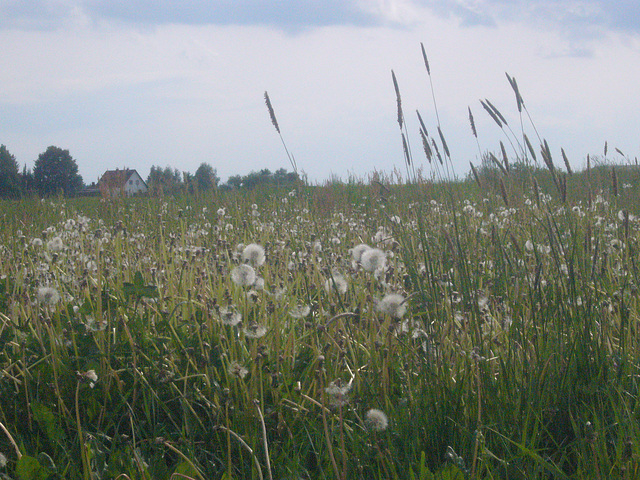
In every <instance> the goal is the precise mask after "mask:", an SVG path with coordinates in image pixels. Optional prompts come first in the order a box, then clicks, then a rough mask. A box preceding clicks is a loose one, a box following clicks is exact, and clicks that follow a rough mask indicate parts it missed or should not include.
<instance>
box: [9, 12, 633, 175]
mask: <svg viewBox="0 0 640 480" xmlns="http://www.w3.org/2000/svg"><path fill="white" fill-rule="evenodd" d="M421 42H422V43H424V46H425V49H426V53H427V56H428V60H429V64H430V69H431V80H432V82H433V88H434V92H435V99H436V103H437V108H438V113H439V119H440V123H441V127H442V131H443V133H444V135H445V137H446V139H447V142H448V145H449V149H450V151H451V157H452V161H453V164H454V166H455V168H456V170H457V172H458V173H459V174H460V175H464V174H465V173H466V172H467V171H468V168H469V161H473V162H474V163H475V164H478V163H479V157H480V153H479V151H483V152H484V151H493V152H499V149H500V147H499V142H500V140H503V142H504V143H505V145H507V147H508V149H509V152H510V153H512V154H514V150H513V149H511V147H510V145H509V141H508V139H507V137H506V136H505V135H504V134H503V133H502V131H501V130H500V129H499V128H498V126H497V125H496V124H495V123H494V122H493V120H491V118H490V117H489V115H488V114H487V113H486V112H485V111H484V109H483V108H482V106H481V104H480V99H485V98H487V99H489V100H490V101H491V102H492V103H493V104H494V105H495V106H496V107H497V108H498V109H499V110H500V111H501V113H502V114H503V115H504V116H505V117H506V119H507V121H508V122H509V126H510V127H511V128H512V129H513V131H514V132H515V134H516V135H518V136H520V135H521V132H522V128H524V131H525V133H527V135H528V137H529V138H530V139H531V140H532V143H534V145H535V146H537V144H538V140H537V137H536V135H535V132H534V130H533V128H532V126H531V123H529V120H528V119H527V118H526V116H525V117H524V118H525V121H524V123H523V127H521V124H520V119H519V116H518V110H517V107H516V102H515V96H514V94H513V90H512V89H511V87H510V85H509V82H508V81H507V78H506V76H505V72H508V73H509V75H511V76H513V77H515V78H516V80H517V82H518V86H519V88H520V92H521V94H522V97H523V99H524V102H525V105H526V106H527V108H528V112H529V113H530V115H531V118H532V119H533V123H534V124H535V127H536V128H537V131H538V132H539V134H540V136H541V137H542V138H545V139H547V140H548V142H549V146H550V148H551V152H552V154H553V157H554V159H555V161H556V163H558V164H561V163H562V160H561V158H562V157H561V155H560V148H561V147H564V149H565V151H566V153H567V155H568V157H569V159H570V162H571V163H572V165H573V167H574V168H576V169H578V168H582V166H583V165H584V163H585V158H586V155H587V154H592V155H593V154H602V151H603V145H604V142H605V141H608V143H609V151H610V152H611V151H613V148H614V147H617V148H619V149H620V150H621V151H623V152H624V153H625V154H626V155H628V156H629V158H630V159H632V160H633V159H634V158H635V157H636V156H638V155H639V150H640V129H639V128H638V127H639V126H640V2H638V1H637V0H618V1H616V0H612V1H608V0H324V1H323V0H248V1H242V0H182V1H177V0H176V1H172V0H29V1H25V0H0V45H2V48H1V49H0V65H1V66H2V68H0V111H1V112H2V114H1V115H0V144H4V145H6V146H7V148H8V149H9V151H10V152H11V153H13V154H14V155H15V156H16V159H17V160H18V162H19V163H20V164H21V165H24V164H26V165H27V166H28V167H29V168H31V167H32V166H33V163H34V161H35V159H36V158H37V157H38V155H39V154H40V153H42V152H44V151H45V150H46V148H47V147H48V146H49V145H55V146H58V147H61V148H64V149H68V150H69V151H70V153H71V155H72V156H73V157H74V158H75V159H76V161H77V162H78V165H79V169H80V173H81V174H82V176H83V178H84V180H85V182H87V183H90V182H92V181H97V180H98V178H99V177H100V175H101V174H102V173H103V172H104V171H105V170H107V169H113V168H116V167H119V168H124V167H129V168H135V169H137V170H138V171H139V173H140V174H141V175H142V176H143V178H146V176H147V175H148V173H149V169H150V167H151V166H152V165H158V166H162V167H165V166H171V167H174V168H178V169H180V170H182V171H189V172H192V173H193V172H195V170H196V169H197V168H198V166H199V165H200V164H201V163H202V162H208V163H210V164H211V165H213V166H214V167H215V168H216V169H217V170H218V173H219V175H220V176H221V177H222V179H223V181H224V180H226V179H227V178H228V177H229V176H230V175H235V174H241V175H245V174H247V173H249V172H251V171H253V170H260V169H262V168H269V169H270V170H272V171H274V170H277V169H278V168H287V169H289V170H290V169H291V167H290V165H289V162H288V160H287V157H286V154H285V151H284V149H283V146H282V144H281V142H280V139H279V138H278V135H277V133H276V131H275V129H274V128H273V126H272V124H271V121H270V119H269V114H268V111H267V109H266V107H265V104H264V97H263V96H264V92H265V91H268V92H269V96H270V98H271V102H272V104H273V106H274V109H275V113H276V116H277V119H278V122H279V125H280V129H281V132H282V135H283V137H284V140H285V142H286V144H287V147H288V148H289V150H290V151H291V152H292V153H293V154H294V155H295V158H296V160H297V163H298V167H299V168H300V169H301V170H302V171H304V172H305V173H306V174H307V175H308V177H309V179H310V180H311V181H312V182H319V183H320V182H322V181H323V180H326V179H328V178H329V177H330V176H331V175H336V176H339V177H341V178H343V179H346V178H347V176H348V175H355V176H357V177H364V176H366V175H367V174H368V173H369V172H372V171H374V170H379V171H385V172H389V171H392V170H393V169H394V168H397V169H398V170H400V171H404V161H403V154H402V141H401V137H400V132H399V128H398V123H397V120H396V119H397V113H396V97H395V92H394V88H393V83H392V78H391V70H392V69H393V70H394V72H395V74H396V77H397V80H398V84H399V88H400V92H401V95H402V105H403V108H404V110H405V116H406V121H407V127H408V130H409V134H410V137H409V140H410V144H411V147H412V150H413V156H414V162H415V163H416V165H423V166H424V167H425V170H426V171H427V172H429V171H430V170H429V168H430V167H429V164H428V162H427V161H426V159H425V157H424V155H423V154H421V151H420V148H419V147H420V138H419V136H418V121H417V118H416V115H415V111H416V109H417V110H419V111H420V113H421V115H422V117H423V119H424V121H425V123H426V126H427V130H428V131H429V133H430V134H431V135H433V136H435V137H437V130H436V125H437V120H436V111H435V109H434V102H433V99H432V95H431V90H430V86H429V85H430V84H429V77H428V75H427V71H426V69H425V65H424V62H423V59H422V53H421V50H420V43H421ZM469 107H470V108H471V110H472V112H473V115H474V117H475V121H476V125H477V130H478V137H479V147H478V144H477V143H476V140H475V138H474V137H473V135H472V134H471V129H470V126H469V120H468V108H469ZM516 149H517V145H516ZM612 158H615V157H612ZM619 160H622V159H619Z"/></svg>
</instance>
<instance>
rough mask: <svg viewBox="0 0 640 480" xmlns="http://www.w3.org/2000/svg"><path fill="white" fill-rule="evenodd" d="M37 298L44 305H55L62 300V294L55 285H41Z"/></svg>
mask: <svg viewBox="0 0 640 480" xmlns="http://www.w3.org/2000/svg"><path fill="white" fill-rule="evenodd" d="M36 298H37V299H38V303H40V304H42V305H55V304H56V303H58V302H59V301H60V294H59V293H58V290H56V289H55V288H53V287H39V288H38V292H37V294H36Z"/></svg>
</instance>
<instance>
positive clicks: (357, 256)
mask: <svg viewBox="0 0 640 480" xmlns="http://www.w3.org/2000/svg"><path fill="white" fill-rule="evenodd" d="M370 249H371V247H370V246H369V245H367V244H366V243H361V244H360V245H357V246H355V247H353V248H352V249H351V250H350V252H351V258H353V261H354V262H356V263H360V260H361V259H362V254H363V253H364V252H366V251H367V250H370Z"/></svg>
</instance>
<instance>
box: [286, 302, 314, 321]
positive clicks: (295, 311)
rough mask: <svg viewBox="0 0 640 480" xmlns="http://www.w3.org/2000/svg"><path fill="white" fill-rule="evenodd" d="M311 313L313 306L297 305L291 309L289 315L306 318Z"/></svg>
mask: <svg viewBox="0 0 640 480" xmlns="http://www.w3.org/2000/svg"><path fill="white" fill-rule="evenodd" d="M309 313H311V307H309V305H297V306H295V307H293V308H292V309H291V310H289V315H291V316H292V317H293V318H304V317H306V316H307V315H309Z"/></svg>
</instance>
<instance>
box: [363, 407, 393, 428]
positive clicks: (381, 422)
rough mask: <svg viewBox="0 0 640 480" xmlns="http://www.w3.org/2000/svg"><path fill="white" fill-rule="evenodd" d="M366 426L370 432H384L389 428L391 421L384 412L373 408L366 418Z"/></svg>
mask: <svg viewBox="0 0 640 480" xmlns="http://www.w3.org/2000/svg"><path fill="white" fill-rule="evenodd" d="M364 421H365V424H366V425H367V428H368V429H369V430H373V431H376V432H382V431H383V430H386V429H387V427H388V426H389V419H388V418H387V416H386V415H385V413H384V412H383V411H382V410H378V409H377V408H372V409H371V410H369V411H368V412H367V413H366V414H365V416H364Z"/></svg>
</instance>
